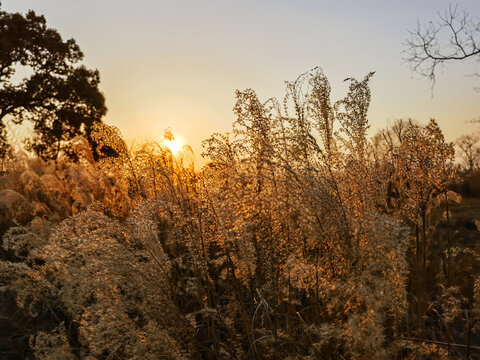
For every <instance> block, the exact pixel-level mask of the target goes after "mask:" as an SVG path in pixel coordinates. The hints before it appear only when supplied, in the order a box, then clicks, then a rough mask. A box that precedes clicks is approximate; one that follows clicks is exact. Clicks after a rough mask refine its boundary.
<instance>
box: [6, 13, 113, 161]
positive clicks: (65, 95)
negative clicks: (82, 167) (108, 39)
mask: <svg viewBox="0 0 480 360" xmlns="http://www.w3.org/2000/svg"><path fill="white" fill-rule="evenodd" d="M0 29H1V31H0V149H3V154H5V149H6V148H7V147H8V144H7V137H6V134H5V131H6V130H5V127H6V126H5V123H6V121H7V120H11V121H13V122H14V123H16V124H20V123H22V122H24V121H25V120H27V121H31V122H32V123H33V128H34V135H33V137H32V138H31V139H29V140H28V142H27V146H28V148H29V149H31V150H33V151H35V152H36V153H37V154H39V155H41V156H42V157H45V158H56V156H57V155H58V153H59V151H60V150H61V149H62V148H63V147H64V146H65V144H66V143H67V142H68V141H69V140H71V139H72V138H74V137H75V136H77V135H84V136H86V137H87V139H89V141H90V142H91V140H90V133H91V129H92V126H93V124H95V123H98V122H100V121H101V118H102V116H103V115H105V113H106V111H107V109H106V107H105V98H104V96H103V94H102V93H101V92H100V90H99V88H98V84H99V82H100V75H99V72H98V70H90V69H87V68H86V67H85V66H83V65H81V64H80V61H81V60H82V59H83V53H82V51H81V50H80V47H79V46H78V45H77V43H76V41H75V40H74V39H69V40H66V41H64V40H63V39H62V37H61V35H60V34H59V33H58V31H57V30H55V29H52V28H49V27H47V23H46V19H45V17H44V16H42V15H37V14H36V13H35V12H34V11H29V12H28V13H27V14H25V15H23V14H20V13H8V12H6V11H1V10H0ZM24 74H29V75H28V76H25V77H24V78H23V79H22V80H20V81H15V78H16V77H17V78H18V77H19V76H22V75H24ZM0 155H2V152H1V151H0Z"/></svg>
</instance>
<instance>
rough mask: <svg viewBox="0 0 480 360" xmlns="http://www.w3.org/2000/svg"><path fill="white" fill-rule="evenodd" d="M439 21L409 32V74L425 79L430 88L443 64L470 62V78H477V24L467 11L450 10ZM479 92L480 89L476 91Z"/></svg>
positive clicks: (479, 42) (479, 58)
mask: <svg viewBox="0 0 480 360" xmlns="http://www.w3.org/2000/svg"><path fill="white" fill-rule="evenodd" d="M437 15H438V19H437V20H436V21H430V22H429V23H428V24H427V25H422V24H421V23H420V22H418V24H417V28H416V29H414V30H410V31H409V33H410V38H409V39H408V40H407V41H406V42H405V45H406V47H407V49H406V50H405V51H404V54H405V60H406V61H407V62H408V63H409V64H410V67H411V68H412V71H414V72H416V73H418V74H420V75H422V76H425V77H427V78H428V79H429V80H430V82H431V85H432V89H433V86H434V85H435V80H436V74H437V72H438V70H439V68H440V67H442V66H444V65H445V63H450V62H458V61H468V60H470V61H472V62H473V63H474V68H475V69H474V71H473V73H472V75H475V76H479V75H480V74H479V73H478V71H477V67H478V64H479V63H480V20H479V19H478V18H476V17H472V16H471V15H470V14H469V13H468V12H466V11H460V10H458V7H457V6H450V7H449V8H448V10H445V11H444V12H443V13H440V12H438V13H437ZM475 90H476V91H480V88H476V89H475Z"/></svg>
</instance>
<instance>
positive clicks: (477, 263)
mask: <svg viewBox="0 0 480 360" xmlns="http://www.w3.org/2000/svg"><path fill="white" fill-rule="evenodd" d="M371 76H372V74H369V75H368V76H366V77H365V78H364V79H363V80H361V81H357V80H354V79H349V80H348V81H349V82H350V87H349V90H348V93H347V95H346V96H345V98H343V99H341V100H339V101H336V102H332V101H331V99H330V84H329V82H328V80H327V78H326V77H325V76H324V74H323V73H322V72H321V71H320V70H318V69H315V70H313V71H311V72H309V73H306V74H304V75H302V76H300V77H299V78H298V79H297V80H296V81H294V82H289V83H287V88H286V96H285V98H284V100H283V102H278V101H277V100H275V99H270V100H268V101H267V102H262V101H261V100H259V99H258V98H257V96H256V94H255V92H254V91H253V90H245V91H243V92H240V91H238V92H237V99H236V104H235V107H234V112H235V114H236V116H237V120H236V122H235V124H234V126H233V129H232V132H231V133H230V134H214V135H213V136H212V137H211V138H210V139H208V140H206V141H205V142H204V148H205V153H204V156H205V158H206V160H207V165H206V166H204V168H203V169H202V170H201V171H195V170H194V168H193V164H192V160H191V159H190V157H191V153H190V151H189V150H188V149H185V150H184V152H183V153H182V154H181V155H178V156H174V155H172V153H171V152H170V151H169V150H168V149H167V148H165V147H164V146H162V145H160V144H157V143H146V144H144V145H142V146H141V147H138V148H136V149H129V148H128V147H127V146H126V144H125V142H124V140H123V139H122V137H121V135H120V133H119V131H118V130H117V129H115V128H113V127H109V126H107V125H102V124H97V125H96V126H95V129H94V130H93V131H92V134H91V138H92V139H93V140H94V141H95V144H96V145H97V147H96V150H95V151H96V152H97V153H96V154H93V153H92V151H91V150H90V149H91V147H90V146H89V143H88V142H87V141H86V140H85V139H83V138H81V137H76V138H74V139H73V140H72V141H71V142H70V144H69V154H70V156H66V155H63V156H62V155H61V154H60V156H59V157H58V158H57V159H56V160H55V161H53V160H50V161H45V160H41V159H40V158H37V157H31V156H27V155H21V154H16V155H11V156H10V157H6V158H5V159H4V167H5V169H6V171H5V172H4V173H3V174H2V175H1V176H0V236H2V235H3V237H2V240H1V243H0V245H1V251H0V274H1V275H0V325H1V327H0V354H1V357H2V359H23V358H25V359H104V360H107V359H291V360H293V359H296V360H300V359H304V360H307V359H338V360H343V359H455V358H465V354H466V352H467V353H468V352H470V355H471V358H474V356H475V348H472V347H471V346H470V344H469V343H470V342H471V343H472V344H474V343H475V340H477V342H476V343H477V344H478V343H480V342H479V341H478V339H477V338H476V334H475V331H476V325H477V322H476V320H477V319H478V317H477V316H478V310H477V300H480V282H477V281H476V279H477V277H478V276H479V275H480V257H479V248H478V245H477V244H478V240H479V234H480V232H479V230H480V213H479V199H478V194H479V191H478V181H476V180H475V179H477V180H478V178H479V177H480V175H479V173H478V170H477V172H476V173H475V171H476V169H478V156H477V157H473V160H472V156H470V157H468V159H467V160H466V167H467V170H469V175H468V177H470V178H468V177H467V180H465V181H463V180H461V178H463V177H464V175H461V176H460V175H458V174H457V171H456V168H455V166H454V147H453V144H450V143H447V142H445V140H444V138H443V135H442V133H441V131H440V129H439V127H438V126H437V124H436V123H435V121H433V120H432V121H430V123H429V124H427V125H426V126H422V125H418V124H414V123H412V122H409V121H397V122H396V123H395V124H394V125H393V126H391V127H389V128H387V129H385V130H383V131H381V132H379V133H378V134H377V135H376V136H375V137H374V138H373V139H371V140H370V139H369V138H368V137H367V130H368V127H369V125H368V121H367V111H368V107H369V103H370V90H369V86H368V82H369V79H370V77H371ZM472 146H473V147H475V146H477V145H476V141H473V145H472ZM470 153H471V152H470ZM470 153H469V154H470ZM72 154H74V155H75V156H73V158H74V160H72V156H71V155H72ZM105 154H109V155H110V156H106V155H105ZM94 158H95V159H97V158H98V160H94ZM472 177H473V179H474V180H471V178H472ZM469 179H470V180H469ZM475 186H476V187H477V188H475ZM453 190H456V192H454V191H453ZM459 193H462V194H464V195H466V196H467V199H464V200H463V203H460V202H461V201H462V199H461V196H460V195H459ZM476 196H477V197H476ZM422 340H430V341H434V342H433V343H432V342H428V341H422ZM442 343H443V344H442ZM455 343H456V344H464V345H466V344H467V343H468V344H469V346H468V347H459V346H455V345H450V344H455ZM479 354H480V353H479ZM468 356H469V355H467V357H468Z"/></svg>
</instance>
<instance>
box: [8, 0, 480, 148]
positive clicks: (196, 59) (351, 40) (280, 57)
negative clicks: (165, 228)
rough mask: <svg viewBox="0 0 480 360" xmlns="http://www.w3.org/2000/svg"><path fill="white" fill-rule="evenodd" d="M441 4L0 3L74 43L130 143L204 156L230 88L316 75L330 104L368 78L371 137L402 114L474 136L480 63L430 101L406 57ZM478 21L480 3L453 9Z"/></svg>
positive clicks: (369, 0)
mask: <svg viewBox="0 0 480 360" xmlns="http://www.w3.org/2000/svg"><path fill="white" fill-rule="evenodd" d="M448 6H449V2H448V1H444V0H422V1H418V0H398V1H397V0H395V1H394V0H375V1H373V0H365V1H362V0H349V1H347V0H329V1H327V0H289V1H287V0H256V1H252V0H245V1H230V0H215V1H213V0H202V1H198V0H195V1H194V0H191V1H185V0H169V1H164V0H136V1H126V0H81V1H78V0H42V1H38V0H3V1H2V8H3V9H4V10H6V11H19V12H25V11H27V10H28V9H33V10H35V11H36V12H37V13H39V14H43V15H45V17H46V18H47V22H48V24H49V26H51V27H54V28H56V29H57V30H59V32H60V33H61V34H62V36H63V37H64V38H71V37H73V38H75V39H76V40H77V42H78V44H79V45H80V47H81V49H82V50H83V52H84V53H85V64H86V65H87V66H89V67H91V68H97V69H99V71H100V75H101V81H102V83H101V89H102V91H103V92H104V94H105V97H106V100H107V106H108V109H109V111H108V115H107V116H106V118H105V121H106V122H107V123H108V124H111V125H115V126H118V127H119V128H120V130H121V131H122V133H123V134H124V136H125V137H127V138H128V139H136V140H137V141H142V140H144V139H153V140H155V139H157V140H160V139H161V138H162V136H163V131H164V130H165V128H167V127H171V128H172V130H173V132H174V134H175V133H178V134H181V135H182V137H183V138H184V139H185V141H186V142H188V143H189V144H191V145H192V147H193V149H194V150H195V152H196V153H197V154H199V153H200V152H201V147H200V143H201V141H202V140H203V139H205V138H207V137H209V135H210V134H211V133H213V132H224V131H228V130H229V129H230V127H231V123H232V122H233V121H234V115H233V112H232V108H233V105H234V102H235V98H234V92H235V89H240V90H243V89H245V88H253V89H255V90H256V91H257V93H258V94H259V96H260V97H261V98H262V99H265V100H266V99H267V98H269V97H272V96H275V97H279V98H280V97H282V95H283V91H284V81H285V80H294V79H295V78H296V77H297V76H298V75H300V74H301V73H303V72H305V71H307V70H310V69H312V68H314V67H315V66H319V67H321V68H322V69H323V70H324V72H325V74H326V75H327V76H328V78H329V79H330V82H331V85H332V89H333V97H334V100H336V99H339V98H340V97H341V96H342V95H343V94H344V93H345V91H346V89H347V84H346V83H344V82H343V79H345V78H347V77H355V78H358V79H361V78H363V77H364V76H365V75H366V74H367V73H368V72H370V71H376V74H375V76H374V78H373V79H372V81H371V88H372V104H371V108H370V113H369V115H370V116H369V117H370V121H371V125H372V131H374V130H375V129H378V128H381V127H384V126H386V125H387V123H388V122H389V121H390V122H391V121H393V120H394V119H396V118H409V117H410V118H414V119H416V120H418V121H420V122H426V121H428V119H429V118H432V117H433V118H435V119H437V121H438V123H439V124H440V126H441V128H442V129H443V131H444V133H445V135H446V137H447V139H449V140H454V139H455V138H456V137H457V136H459V135H461V134H464V133H469V132H471V131H472V130H473V129H475V126H477V127H478V125H469V124H467V123H466V121H468V120H470V119H472V118H478V117H479V116H480V93H478V92H475V91H474V90H473V88H474V87H475V86H480V78H474V77H468V76H466V75H468V74H470V73H471V72H472V70H474V67H472V64H468V63H461V64H454V65H450V66H447V67H446V68H445V71H444V73H443V74H440V75H439V76H438V79H437V84H436V87H435V89H434V93H433V97H432V96H431V92H430V91H429V83H428V82H427V81H426V80H425V79H423V78H420V77H419V76H418V75H412V73H411V71H410V69H409V68H408V66H407V65H406V64H405V63H404V61H403V60H402V50H403V49H404V46H403V45H402V42H404V41H405V40H406V39H407V37H408V32H407V29H412V28H414V27H415V26H416V24H417V20H419V21H421V22H427V21H429V20H431V19H435V18H436V13H437V11H443V10H445V9H447V8H448ZM458 6H459V8H461V9H465V10H467V11H469V12H470V13H471V14H473V15H476V16H477V17H478V16H480V1H478V0H466V1H460V2H458Z"/></svg>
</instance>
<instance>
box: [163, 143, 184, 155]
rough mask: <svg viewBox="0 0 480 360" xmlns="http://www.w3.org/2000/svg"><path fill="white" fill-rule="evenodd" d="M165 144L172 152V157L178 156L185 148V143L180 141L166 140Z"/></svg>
mask: <svg viewBox="0 0 480 360" xmlns="http://www.w3.org/2000/svg"><path fill="white" fill-rule="evenodd" d="M163 144H164V145H165V146H166V147H167V148H168V149H169V150H170V151H171V152H172V155H177V154H178V153H179V152H180V151H181V150H182V148H183V142H182V141H181V140H180V139H171V140H169V139H165V140H164V141H163Z"/></svg>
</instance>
